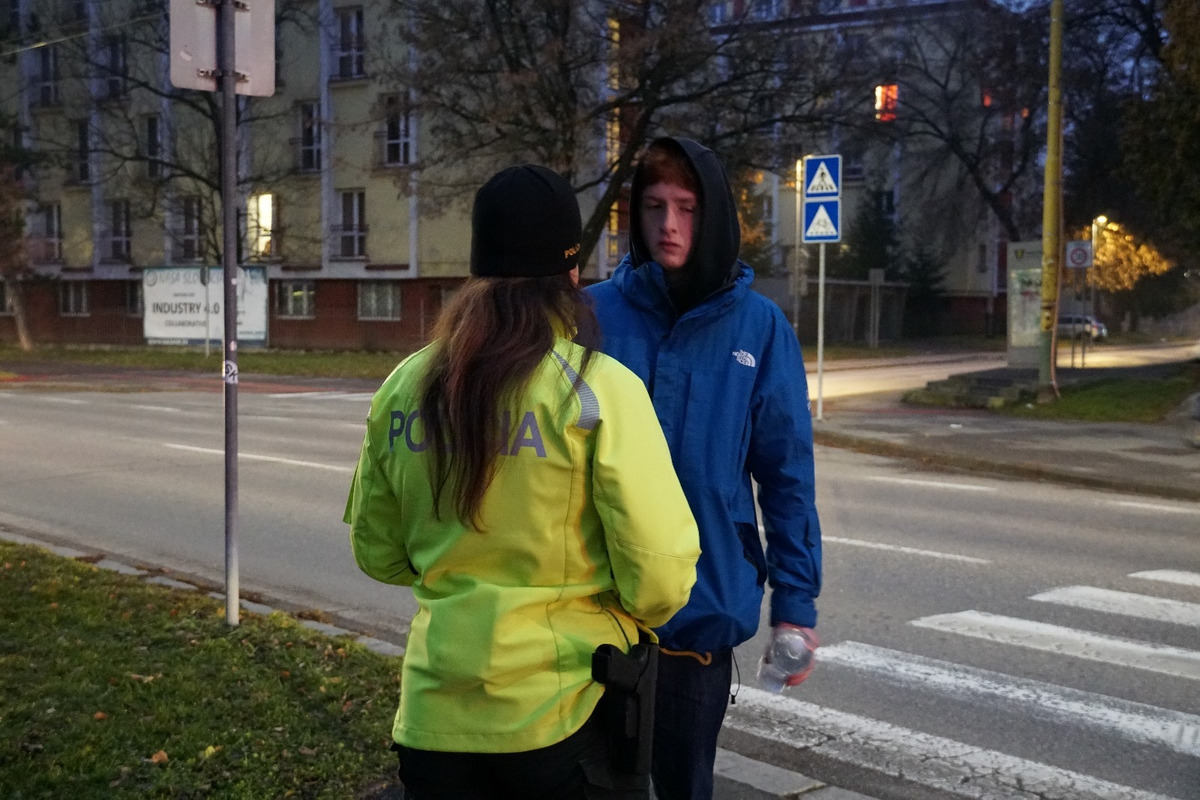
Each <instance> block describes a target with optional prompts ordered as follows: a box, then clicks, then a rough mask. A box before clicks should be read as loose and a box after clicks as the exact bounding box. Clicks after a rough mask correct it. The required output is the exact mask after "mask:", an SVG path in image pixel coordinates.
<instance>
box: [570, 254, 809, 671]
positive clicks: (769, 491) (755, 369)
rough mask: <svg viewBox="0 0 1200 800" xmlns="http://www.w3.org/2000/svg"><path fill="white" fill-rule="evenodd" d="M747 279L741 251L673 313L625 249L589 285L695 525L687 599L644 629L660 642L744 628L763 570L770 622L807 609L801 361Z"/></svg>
mask: <svg viewBox="0 0 1200 800" xmlns="http://www.w3.org/2000/svg"><path fill="white" fill-rule="evenodd" d="M753 280H754V272H753V270H751V269H750V268H749V267H748V266H746V265H744V264H742V265H741V268H740V272H739V274H738V276H737V278H736V280H735V281H734V282H733V284H732V285H730V286H728V287H726V288H725V289H723V290H721V291H718V292H717V293H716V294H715V295H713V296H710V297H709V298H707V299H706V300H704V301H702V302H701V303H700V304H699V305H698V306H696V307H695V308H693V309H691V310H690V311H687V312H685V313H684V314H683V315H682V316H679V317H678V319H676V317H675V312H674V310H673V308H672V305H671V303H670V300H669V298H668V293H667V287H666V284H665V282H664V279H663V271H662V268H661V267H660V266H659V265H658V264H656V263H654V262H648V263H645V264H643V265H642V266H641V267H638V268H635V267H633V265H632V263H631V261H630V258H629V257H626V259H625V261H623V262H622V264H621V266H620V267H619V268H618V269H617V271H616V273H615V274H614V275H613V276H612V279H611V280H609V281H605V282H604V283H600V284H597V285H595V286H593V287H590V288H589V291H590V292H591V294H592V296H593V297H594V298H595V301H596V313H597V316H598V317H599V320H600V327H601V329H602V330H603V332H604V345H603V350H604V352H606V353H608V354H609V355H611V356H613V357H614V358H616V359H617V360H618V361H620V362H621V363H623V364H624V365H625V366H627V367H629V368H630V369H631V370H633V372H634V373H636V374H637V375H638V376H639V377H640V378H641V379H642V380H643V381H644V382H645V383H646V386H647V388H648V389H649V390H650V395H651V398H652V399H653V401H654V408H655V410H656V412H657V413H658V420H659V423H660V424H661V425H662V428H663V433H665V434H666V437H667V443H668V445H669V446H670V449H671V456H672V461H673V462H674V464H675V469H676V472H677V473H678V474H679V481H680V483H681V484H682V485H683V491H684V494H685V495H686V497H687V499H688V502H689V504H690V505H691V508H692V513H693V514H694V515H695V517H696V521H697V522H698V524H699V526H700V551H701V553H700V561H699V563H698V564H697V565H696V571H697V577H696V585H695V586H694V587H693V588H692V596H691V599H690V600H689V601H688V603H687V605H686V606H684V608H683V610H681V611H679V612H678V613H677V614H676V615H675V616H674V617H673V618H672V619H671V621H670V622H668V623H667V624H666V625H664V626H663V627H661V628H659V629H658V635H659V637H660V640H661V641H662V644H663V646H664V647H667V648H670V649H673V650H695V651H698V652H705V651H711V650H717V649H720V648H724V647H732V646H735V645H737V644H740V643H741V642H743V641H745V640H746V639H749V638H750V637H751V636H753V635H754V632H755V631H756V630H757V629H758V621H759V615H760V609H761V606H762V598H763V584H764V581H766V580H767V579H769V580H770V582H771V588H772V593H771V624H775V623H777V622H791V623H793V624H796V625H806V626H810V627H811V626H813V625H815V624H816V621H817V612H816V606H815V603H814V601H815V598H816V597H817V595H818V593H819V592H820V588H821V529H820V523H819V522H818V519H817V510H816V505H815V501H814V479H813V452H812V417H811V414H810V412H809V408H808V386H807V382H806V379H805V375H804V364H803V362H802V361H801V359H800V346H799V343H798V342H797V341H796V336H795V333H794V332H793V331H792V328H791V325H790V324H788V321H787V319H786V318H785V317H784V316H783V312H782V311H780V310H779V307H778V306H776V305H775V304H774V303H772V302H771V301H770V300H768V299H767V298H765V297H763V296H762V295H760V294H759V293H758V292H755V291H753V290H751V289H750V284H751V283H752V282H753ZM752 479H753V480H754V481H757V483H758V485H759V489H758V501H759V504H760V506H761V507H762V512H763V528H764V529H765V531H766V541H767V550H766V554H764V552H763V547H762V544H761V540H760V538H759V532H758V523H757V518H756V513H755V507H754V489H753V485H752Z"/></svg>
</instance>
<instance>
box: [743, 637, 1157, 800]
mask: <svg viewBox="0 0 1200 800" xmlns="http://www.w3.org/2000/svg"><path fill="white" fill-rule="evenodd" d="M817 652H818V653H820V651H819V650H818V651H817ZM725 727H726V728H729V729H731V730H735V731H740V732H742V733H746V734H748V735H751V736H757V737H760V738H763V739H767V740H768V741H772V742H779V743H782V744H784V745H786V746H789V747H793V748H803V749H804V750H805V751H806V752H808V753H810V754H812V755H814V756H816V757H821V758H826V759H829V760H831V761H835V762H840V763H843V764H852V765H855V766H858V767H865V768H867V769H870V770H872V771H874V772H877V773H882V774H885V775H889V776H892V777H902V778H903V779H904V780H906V781H910V782H913V783H916V784H918V785H920V786H924V787H927V788H930V789H936V790H938V791H939V792H941V793H943V794H944V795H948V796H952V797H964V798H965V797H970V798H976V799H977V800H978V798H989V799H991V800H998V799H999V798H1018V797H1021V798H1030V797H1037V798H1040V800H1178V799H1177V798H1170V797H1168V796H1167V795H1162V794H1157V793H1154V792H1147V791H1142V790H1140V789H1135V788H1132V787H1130V786H1122V785H1120V784H1117V783H1112V782H1111V781H1105V780H1101V779H1100V778H1095V777H1092V776H1090V775H1084V774H1082V773H1079V772H1073V771H1071V770H1066V769H1062V768H1059V767H1054V766H1051V765H1048V764H1042V763H1039V762H1036V761H1029V760H1028V759H1023V758H1017V757H1016V756H1010V755H1008V754H1006V753H1000V752H997V751H995V750H985V749H983V748H980V747H976V746H974V745H969V744H965V743H963V742H957V741H954V740H953V739H947V738H944V737H941V736H933V735H931V734H927V733H922V732H921V731H914V730H910V729H908V728H902V727H900V726H898V725H891V724H888V723H886V722H880V721H879V720H875V719H870V718H869V717H862V716H859V715H857V714H848V713H846V712H842V711H837V710H835V709H830V708H823V707H821V706H818V705H814V704H812V703H806V702H804V701H802V700H797V699H795V698H794V697H789V696H788V695H786V694H784V695H780V694H774V693H771V692H764V691H763V690H761V689H755V688H753V687H749V686H743V687H741V688H740V689H739V690H738V693H737V703H735V704H733V705H731V706H730V707H729V712H728V714H726V716H725Z"/></svg>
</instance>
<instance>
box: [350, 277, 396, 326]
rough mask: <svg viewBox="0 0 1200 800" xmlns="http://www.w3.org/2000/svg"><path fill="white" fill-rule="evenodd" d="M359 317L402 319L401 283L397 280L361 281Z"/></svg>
mask: <svg viewBox="0 0 1200 800" xmlns="http://www.w3.org/2000/svg"><path fill="white" fill-rule="evenodd" d="M358 318H359V319H386V320H398V319H400V284H399V283H397V282H396V281H360V282H359V284H358Z"/></svg>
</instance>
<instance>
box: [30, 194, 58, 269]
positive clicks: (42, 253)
mask: <svg viewBox="0 0 1200 800" xmlns="http://www.w3.org/2000/svg"><path fill="white" fill-rule="evenodd" d="M36 225H37V227H36V228H35V236H34V237H33V238H32V240H31V241H30V244H31V245H32V246H31V247H30V253H29V257H30V259H31V260H32V261H33V262H34V263H35V264H57V263H60V262H61V261H62V245H63V241H62V206H60V205H59V204H58V203H47V204H46V205H44V206H42V207H41V208H40V209H38V216H37V222H36Z"/></svg>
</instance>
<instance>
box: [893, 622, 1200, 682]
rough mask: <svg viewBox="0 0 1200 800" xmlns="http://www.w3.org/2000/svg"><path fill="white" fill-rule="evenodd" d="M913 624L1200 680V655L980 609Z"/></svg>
mask: <svg viewBox="0 0 1200 800" xmlns="http://www.w3.org/2000/svg"><path fill="white" fill-rule="evenodd" d="M909 624H910V625H916V626H917V627H918V628H931V629H933V630H938V631H945V632H947V633H957V634H961V635H963V636H971V637H974V638H976V639H984V640H986V641H989V642H996V643H998V644H1011V645H1016V646H1018V647H1028V648H1030V649H1031V650H1043V651H1046V652H1050V653H1054V654H1056V655H1066V656H1075V657H1076V658H1084V659H1088V660H1090V661H1100V662H1102V663H1105V664H1116V665H1118V666H1123V667H1133V668H1134V669H1144V670H1147V671H1150V672H1158V673H1160V674H1163V675H1174V676H1175V677H1177V678H1188V679H1190V680H1200V652H1197V651H1195V650H1184V649H1183V648H1181V647H1171V646H1169V645H1162V644H1151V643H1149V642H1139V641H1135V640H1133V639H1122V638H1119V637H1117V636H1106V635H1104V634H1100V633H1091V632H1089V631H1080V630H1075V629H1074V628H1064V627H1062V626H1060V625H1049V624H1046V623H1044V622H1033V621H1032V620H1027V619H1016V618H1015V617H1003V616H1000V615H999V614H989V613H987V612H985V611H974V610H972V611H959V612H957V613H953V614H937V615H934V616H931V617H922V618H921V619H915V620H913V621H912V622H910V623H909Z"/></svg>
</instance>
